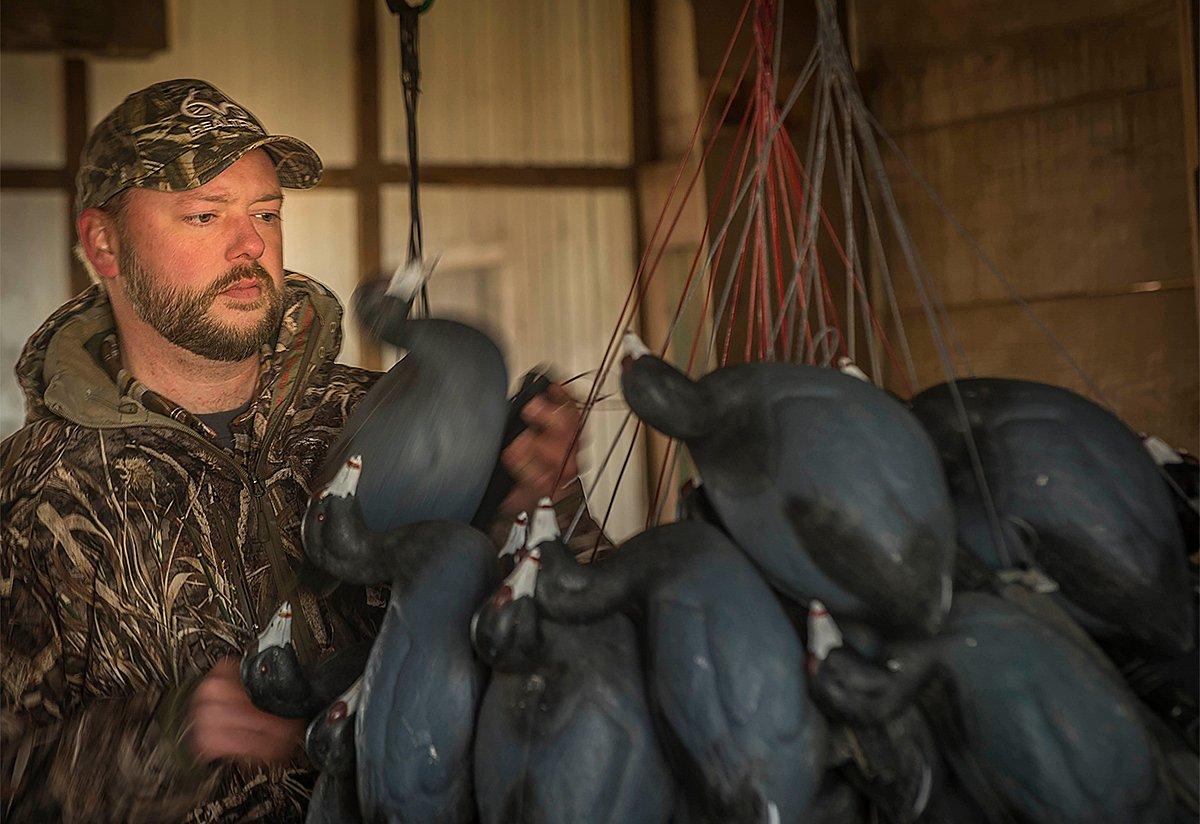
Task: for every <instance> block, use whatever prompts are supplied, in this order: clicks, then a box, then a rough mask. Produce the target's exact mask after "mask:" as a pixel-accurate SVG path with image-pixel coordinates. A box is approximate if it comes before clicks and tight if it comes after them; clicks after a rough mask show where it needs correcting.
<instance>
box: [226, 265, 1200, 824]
mask: <svg viewBox="0 0 1200 824" xmlns="http://www.w3.org/2000/svg"><path fill="white" fill-rule="evenodd" d="M393 286H394V284H393ZM370 288H371V289H373V290H374V292H373V294H370V295H366V296H363V297H362V299H361V300H360V312H362V313H364V314H365V315H366V316H367V317H372V315H371V313H372V312H374V313H375V314H374V315H373V317H375V318H376V321H377V328H379V329H385V330H387V331H386V332H385V333H384V334H385V335H386V336H387V339H389V340H392V341H396V342H401V343H402V345H404V346H405V347H406V349H407V353H406V354H405V356H404V357H403V359H402V360H401V361H400V362H399V364H398V365H397V367H395V368H394V369H393V371H392V372H389V373H388V375H386V376H384V378H382V379H381V381H380V383H379V384H378V385H377V386H376V388H375V390H374V392H373V396H368V398H367V399H366V401H364V403H373V404H374V405H373V406H369V407H367V409H368V410H369V411H365V412H362V414H361V415H359V414H358V413H356V419H357V420H358V422H359V424H358V425H357V426H356V427H355V428H353V429H348V430H347V433H346V435H345V436H344V437H343V440H342V442H341V443H340V444H339V445H338V447H337V448H336V449H335V450H333V451H331V453H330V459H329V466H328V468H327V469H326V471H325V473H324V475H323V476H322V477H323V478H324V479H325V480H323V482H322V483H321V484H320V486H318V487H316V492H315V494H314V497H313V499H312V502H311V504H310V506H309V510H308V512H307V514H306V516H305V519H304V524H303V538H304V547H305V551H306V554H307V556H308V559H309V561H310V562H311V563H312V564H314V565H315V566H316V567H318V568H319V569H321V570H323V571H324V572H325V573H327V574H329V575H332V576H333V577H335V578H336V579H338V580H340V581H343V582H345V583H346V584H350V585H379V584H386V585H388V586H389V587H390V595H389V599H388V603H387V607H386V610H385V612H384V615H383V617H382V621H381V624H380V626H379V631H378V635H377V636H376V637H375V638H374V639H371V640H368V641H366V642H364V643H363V644H360V645H358V646H352V647H349V648H347V649H345V650H343V651H340V652H339V653H337V654H336V655H334V656H332V657H330V658H329V659H328V660H325V661H323V662H320V663H317V664H313V663H311V662H303V663H302V662H301V661H299V659H298V656H297V654H296V651H295V649H294V647H293V644H292V643H291V640H292V639H291V621H292V618H291V609H290V605H289V604H287V603H285V604H282V605H281V606H280V608H279V610H278V612H277V613H276V615H275V616H274V618H273V619H272V620H271V621H270V622H269V624H268V625H267V627H266V629H265V630H264V631H263V633H262V634H261V635H260V636H259V638H258V639H257V640H256V641H255V643H253V644H252V645H251V647H250V649H248V650H247V653H246V656H245V658H244V660H243V667H242V673H243V678H244V680H245V683H246V687H247V690H248V691H249V693H250V694H251V696H252V698H253V699H254V700H255V702H256V703H257V704H258V705H259V706H261V707H263V708H264V709H266V710H268V711H270V712H274V713H276V714H279V715H285V716H290V717H304V718H310V719H312V720H311V724H310V726H309V730H308V735H307V739H306V748H307V751H308V754H309V757H310V759H311V761H312V763H313V764H314V765H316V766H317V767H318V768H319V769H320V771H321V774H320V778H319V780H318V783H317V786H316V788H315V792H314V795H313V800H312V803H311V806H310V810H309V813H308V816H309V820H310V821H314V822H357V821H365V822H374V821H395V822H399V821H422V822H424V821H431V822H432V821H446V822H470V821H483V822H489V824H490V822H535V821H536V822H552V821H562V822H642V821H644V822H666V821H685V822H686V821H696V822H763V824H767V823H768V822H791V821H796V822H800V821H820V822H841V821H845V822H857V821H874V820H882V821H892V822H914V821H932V822H958V821H982V822H1036V824H1042V823H1043V822H1045V824H1050V822H1080V824H1082V822H1113V824H1117V822H1121V824H1126V823H1127V822H1134V823H1136V824H1140V823H1141V822H1145V823H1146V824H1150V823H1151V822H1168V821H1175V820H1180V821H1182V820H1192V819H1190V818H1189V816H1193V817H1194V815H1195V813H1196V795H1197V792H1196V781H1197V760H1196V703H1197V702H1196V683H1195V682H1196V668H1197V652H1196V638H1195V632H1194V629H1195V621H1196V611H1195V609H1196V603H1195V594H1196V590H1195V583H1194V581H1195V569H1194V564H1192V566H1191V568H1190V569H1189V561H1188V554H1187V553H1188V551H1189V549H1188V544H1187V541H1186V539H1185V532H1184V529H1185V526H1184V525H1183V522H1181V520H1180V513H1183V514H1184V516H1185V517H1186V513H1187V512H1189V511H1191V510H1190V505H1191V502H1187V503H1188V504H1189V506H1187V507H1184V508H1182V509H1177V508H1176V506H1175V505H1174V504H1173V501H1172V497H1173V495H1177V494H1178V490H1179V488H1180V487H1182V488H1183V489H1184V490H1185V491H1186V489H1187V488H1188V484H1192V485H1194V483H1195V479H1194V474H1192V475H1189V474H1188V473H1187V472H1186V471H1180V470H1181V468H1183V469H1186V468H1187V467H1188V466H1190V467H1191V468H1192V472H1193V473H1194V470H1195V463H1194V462H1190V463H1189V459H1188V457H1187V456H1185V455H1182V454H1180V453H1176V452H1174V451H1171V450H1166V448H1165V446H1164V445H1163V444H1161V442H1156V443H1153V444H1151V446H1152V448H1151V449H1147V448H1146V446H1145V445H1144V444H1143V441H1142V439H1140V438H1139V436H1137V435H1136V434H1135V433H1133V432H1132V431H1131V430H1129V429H1128V428H1127V427H1125V426H1124V424H1122V423H1121V422H1120V421H1119V420H1117V419H1116V418H1115V417H1113V416H1112V415H1111V414H1109V413H1108V412H1106V411H1104V410H1103V409H1101V408H1099V407H1097V406H1095V405H1094V404H1092V403H1090V402H1089V401H1086V400H1084V399H1083V398H1081V397H1079V396H1077V395H1075V394H1073V393H1071V392H1068V391H1066V390H1063V389H1058V388H1055V387H1050V386H1045V385H1041V384H1034V383H1029V382H1024V381H1014V380H995V379H974V380H964V381H959V382H958V383H957V386H956V389H957V392H958V395H959V397H960V398H961V402H962V404H963V407H964V408H965V411H966V413H967V414H966V418H965V419H964V417H963V416H962V415H961V414H960V413H959V411H958V410H957V409H956V407H955V404H954V403H953V402H952V399H951V396H950V389H949V387H948V386H945V385H943V386H938V387H934V388H932V389H929V390H927V391H925V392H923V393H921V394H920V395H918V396H916V397H915V398H913V399H912V401H911V402H910V403H907V404H906V403H904V402H902V401H900V400H898V399H896V398H895V397H893V396H891V395H889V394H888V393H886V392H884V391H882V390H879V389H877V388H875V387H874V386H872V385H870V384H869V383H866V382H864V381H863V380H861V379H860V378H858V377H855V376H854V375H853V374H846V373H844V372H842V371H839V370H837V369H828V368H818V367H812V366H803V365H791V364H780V363H771V364H764V363H759V364H745V365H737V366H727V367H723V368H720V369H717V370H716V371H714V372H712V373H710V374H708V375H707V376H705V377H704V378H702V379H700V380H692V379H691V378H689V377H687V376H686V375H684V374H683V373H681V372H679V371H678V370H676V369H674V368H673V367H672V366H670V365H669V364H667V363H666V362H665V361H663V360H661V359H660V358H657V357H654V356H653V355H650V354H649V353H648V352H647V350H646V348H645V347H644V346H643V345H642V344H641V343H640V341H638V340H637V339H636V338H635V337H632V336H630V337H628V339H627V340H626V345H625V352H626V357H625V359H624V370H623V375H622V390H623V393H624V396H625V398H626V400H627V402H628V404H629V406H630V408H631V409H632V410H633V412H634V413H635V414H637V415H638V416H639V418H640V419H641V420H642V421H643V422H644V423H646V424H648V425H650V426H652V427H654V428H655V429H657V430H659V431H661V432H663V433H666V434H668V435H670V436H672V437H674V438H678V439H679V440H680V441H681V442H683V443H684V444H686V446H687V449H688V451H689V454H690V455H691V457H692V460H693V461H694V464H695V466H696V468H697V470H698V474H699V479H698V480H697V482H695V483H693V484H692V485H691V488H690V490H689V492H688V493H687V495H686V496H685V498H684V500H683V501H682V503H681V506H680V513H681V514H680V519H679V520H678V521H677V522H675V523H670V524H664V525H661V526H657V527H653V528H650V529H647V530H646V531H644V532H642V533H640V534H638V535H635V536H634V537H632V538H630V539H629V540H627V541H626V542H625V543H624V544H623V545H622V546H621V547H620V548H619V549H618V550H617V551H616V552H614V553H612V554H610V555H608V556H606V557H604V558H601V559H600V560H598V561H595V562H593V563H590V564H585V563H581V562H580V561H579V560H578V559H577V558H576V557H575V556H574V555H572V553H571V552H570V550H568V548H567V545H566V544H565V543H564V542H563V540H562V536H561V535H560V534H559V527H558V523H557V520H556V515H555V513H554V511H553V509H552V508H551V507H550V503H549V501H548V500H547V501H543V503H542V506H541V507H540V508H539V509H538V510H537V511H536V512H534V513H533V514H532V517H531V518H528V519H527V518H525V517H524V516H522V517H521V518H520V519H518V521H517V522H515V523H514V524H513V525H512V529H511V531H510V534H509V539H508V541H507V543H506V544H505V545H504V547H503V548H501V549H500V550H499V551H497V550H496V549H495V548H494V547H493V545H492V544H491V542H490V541H489V539H488V538H486V537H485V536H484V535H483V533H482V532H480V531H478V530H477V529H476V528H474V527H472V526H471V525H470V523H471V521H472V520H473V519H474V518H475V515H476V510H477V508H478V506H479V504H480V502H481V500H482V498H483V495H484V490H485V489H486V487H487V486H488V484H489V481H490V480H492V479H493V476H494V474H495V467H496V465H497V461H498V455H499V450H500V446H501V444H502V442H503V440H504V437H503V430H504V425H505V420H506V417H508V415H507V413H506V410H505V405H504V402H503V387H504V382H505V376H504V367H503V361H502V360H501V359H500V357H499V354H498V352H496V350H495V348H494V346H493V345H491V344H490V341H487V339H486V337H485V336H483V335H482V334H481V333H479V332H477V331H476V330H472V329H469V328H468V327H465V326H461V325H459V324H454V323H453V322H450V321H433V320H425V319H421V320H412V319H407V318H406V315H407V303H406V299H405V298H404V296H403V295H400V296H399V297H397V296H396V295H394V294H392V295H389V294H388V293H387V291H386V290H384V289H383V288H381V287H379V286H373V287H370ZM408 288H411V285H410V287H408ZM410 294H411V293H410ZM372 301H373V302H374V303H372ZM389 301H390V302H391V303H390V304H389ZM426 324H429V325H430V327H429V328H430V329H432V330H433V332H431V333H430V334H426V332H425V330H424V326H425V325H426ZM447 374H450V375H454V376H455V377H454V378H453V379H452V380H445V379H443V378H444V376H445V375H447ZM464 376H469V380H470V381H471V386H472V388H473V389H474V390H475V391H476V392H480V391H482V392H485V393H486V392H488V391H490V392H491V395H490V396H489V397H488V398H484V400H483V401H482V402H481V401H479V400H478V399H477V398H476V397H475V395H474V394H472V400H471V402H470V403H465V402H463V401H462V400H461V399H460V398H459V397H458V396H457V395H455V393H456V392H459V388H455V387H447V386H446V384H448V383H453V382H454V381H459V380H463V379H464ZM464 394H465V393H464ZM397 407H402V408H403V420H404V425H403V426H400V424H399V421H400V417H399V415H398V413H397V412H396V409H397ZM360 409H361V408H360ZM481 410H487V414H484V413H483V412H482V411H481ZM435 418H436V420H437V424H436V426H437V427H438V428H437V429H436V434H435V435H434V437H436V438H440V439H442V441H441V444H440V445H437V446H434V445H431V444H429V443H424V444H422V445H420V446H419V447H418V446H415V445H414V444H413V441H418V440H421V439H423V438H426V437H427V436H428V435H429V432H428V430H427V429H425V428H424V427H425V425H426V424H427V423H429V422H431V421H432V420H433V419H435ZM964 420H966V421H969V424H970V430H971V434H972V435H973V444H974V451H973V453H971V454H968V453H967V451H966V450H965V449H964V447H963V443H964V428H965V427H966V426H967V424H966V423H964ZM422 450H424V451H422ZM471 450H480V453H479V454H474V455H471V456H470V457H469V458H468V457H467V456H465V455H463V454H460V453H463V452H467V451H471ZM1164 450H1166V451H1164ZM430 456H434V457H432V458H431V457H430ZM1164 456H1165V459H1164ZM1165 463H1171V464H1173V465H1175V466H1174V472H1173V475H1171V476H1170V477H1169V478H1164V474H1163V472H1162V470H1161V467H1160V464H1165ZM372 467H374V471H372ZM369 478H375V479H376V482H375V483H373V484H371V485H370V486H368V485H367V480H368V479H369ZM1193 488H1194V487H1193ZM414 490H423V492H420V493H414ZM414 495H415V497H414ZM368 512H373V513H374V521H373V522H372V520H371V519H370V518H369V517H368V514H367V513H368Z"/></svg>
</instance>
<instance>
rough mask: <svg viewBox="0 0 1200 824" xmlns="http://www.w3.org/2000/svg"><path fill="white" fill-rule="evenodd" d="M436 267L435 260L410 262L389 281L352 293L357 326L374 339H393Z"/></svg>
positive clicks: (371, 283) (375, 281)
mask: <svg viewBox="0 0 1200 824" xmlns="http://www.w3.org/2000/svg"><path fill="white" fill-rule="evenodd" d="M437 263H438V258H434V259H432V260H431V261H429V262H428V263H426V262H425V261H424V260H410V261H408V262H406V263H402V264H401V265H400V266H398V267H396V271H395V272H393V273H392V275H391V277H390V278H389V277H378V278H374V279H372V280H369V281H367V282H365V283H363V284H362V285H361V286H359V287H358V288H357V289H355V290H354V298H353V305H354V315H355V317H356V318H358V323H359V325H360V326H362V327H363V328H364V329H366V330H367V332H368V334H370V335H371V336H372V337H374V338H377V339H378V338H389V337H394V336H395V333H396V332H398V331H399V327H400V326H401V325H402V324H403V322H404V321H405V320H406V319H407V318H408V315H409V312H410V311H412V305H413V300H414V299H415V298H416V296H417V293H418V292H420V291H421V287H422V286H424V285H425V282H426V281H427V280H428V279H429V276H430V275H432V274H433V269H434V267H435V266H437Z"/></svg>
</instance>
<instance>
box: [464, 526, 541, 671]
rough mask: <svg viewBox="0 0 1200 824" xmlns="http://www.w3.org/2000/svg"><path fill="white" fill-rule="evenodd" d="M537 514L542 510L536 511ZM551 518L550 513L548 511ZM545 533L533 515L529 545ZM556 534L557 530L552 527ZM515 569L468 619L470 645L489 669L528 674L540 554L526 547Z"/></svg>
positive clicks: (537, 640) (535, 641) (534, 644)
mask: <svg viewBox="0 0 1200 824" xmlns="http://www.w3.org/2000/svg"><path fill="white" fill-rule="evenodd" d="M538 509H539V512H540V510H541V507H540V506H539V507H538ZM550 514H551V517H553V510H551V513H550ZM544 529H545V525H544V518H539V517H538V513H535V514H534V518H533V526H532V527H531V528H530V530H529V541H530V542H532V541H533V540H534V539H535V537H537V538H538V540H539V543H540V542H541V541H542V540H544V538H542V537H540V536H541V535H542V533H543V530H544ZM555 531H556V532H557V526H555ZM517 555H518V558H517V565H516V567H514V568H513V571H512V572H511V573H510V574H509V575H508V577H507V578H505V579H504V581H503V583H501V584H500V587H499V588H498V589H497V590H496V592H495V593H493V595H492V597H491V598H489V599H488V600H487V601H486V602H485V603H484V604H483V606H481V607H480V608H479V610H478V611H477V612H476V613H475V616H474V617H473V618H472V619H471V643H473V644H474V645H475V651H476V652H478V653H479V657H480V658H482V659H483V661H484V662H485V663H486V664H487V665H488V666H490V667H493V668H494V669H498V670H502V671H506V672H527V671H528V670H530V669H532V668H533V666H534V660H533V656H534V655H535V653H536V650H537V648H538V647H539V646H540V644H541V633H540V631H539V627H538V615H537V606H536V605H535V604H534V600H533V596H534V592H535V591H536V590H537V580H538V572H539V570H540V568H541V564H542V555H541V550H540V549H539V548H538V547H537V546H531V545H530V543H527V544H526V548H524V549H521V550H519V551H518V553H517Z"/></svg>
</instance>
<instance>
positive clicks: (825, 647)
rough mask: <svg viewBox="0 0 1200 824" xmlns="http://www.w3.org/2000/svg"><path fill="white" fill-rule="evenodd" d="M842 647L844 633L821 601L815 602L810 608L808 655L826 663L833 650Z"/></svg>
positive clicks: (810, 603) (811, 603) (811, 602)
mask: <svg viewBox="0 0 1200 824" xmlns="http://www.w3.org/2000/svg"><path fill="white" fill-rule="evenodd" d="M840 646H842V631H841V630H840V629H838V625H837V623H836V622H835V621H834V620H833V616H832V615H830V614H829V610H827V609H825V605H824V604H822V603H821V602H820V601H817V600H813V601H810V602H809V606H808V653H809V655H811V656H812V657H813V658H815V659H816V660H818V661H824V660H825V658H826V656H828V655H829V653H830V651H831V650H835V649H837V648H839V647H840Z"/></svg>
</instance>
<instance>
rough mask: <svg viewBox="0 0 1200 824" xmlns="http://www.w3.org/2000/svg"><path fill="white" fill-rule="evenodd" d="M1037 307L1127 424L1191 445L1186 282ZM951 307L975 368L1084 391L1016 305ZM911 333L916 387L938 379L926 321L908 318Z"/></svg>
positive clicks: (1195, 372)
mask: <svg viewBox="0 0 1200 824" xmlns="http://www.w3.org/2000/svg"><path fill="white" fill-rule="evenodd" d="M1034 311H1035V312H1036V313H1037V315H1038V317H1039V318H1040V319H1041V320H1042V322H1043V323H1044V324H1045V325H1046V326H1047V327H1048V328H1049V329H1050V330H1051V331H1052V332H1053V333H1054V334H1055V335H1056V336H1057V337H1058V339H1059V340H1060V341H1061V342H1062V344H1063V345H1064V346H1065V347H1066V348H1067V350H1068V351H1069V352H1070V353H1071V355H1072V356H1073V357H1074V358H1075V360H1076V361H1077V362H1078V364H1079V366H1080V367H1081V368H1082V369H1083V370H1084V371H1085V372H1086V373H1087V374H1089V375H1091V376H1092V378H1093V380H1095V381H1096V383H1097V384H1098V385H1099V387H1100V390H1101V392H1103V393H1104V395H1105V396H1106V397H1107V398H1108V399H1109V400H1110V401H1111V402H1112V404H1113V409H1114V411H1115V412H1116V413H1117V415H1118V416H1120V417H1121V418H1122V419H1123V420H1124V421H1125V422H1126V423H1128V424H1129V425H1130V426H1132V427H1133V428H1135V429H1139V430H1143V431H1147V432H1152V433H1154V434H1156V435H1159V436H1160V437H1162V438H1164V439H1165V440H1167V441H1168V442H1170V443H1172V444H1175V445H1177V446H1182V447H1184V448H1186V449H1188V450H1190V451H1192V452H1193V453H1194V452H1195V451H1196V450H1197V447H1198V446H1200V444H1198V443H1197V440H1198V439H1197V431H1198V427H1200V409H1198V408H1197V404H1196V396H1197V393H1198V392H1200V385H1198V384H1200V362H1198V359H1197V349H1196V340H1197V326H1196V311H1195V296H1194V294H1193V292H1192V290H1191V289H1181V290H1173V291H1163V292H1151V293H1146V294H1139V295H1124V296H1119V297H1111V298H1084V299H1079V300H1064V301H1054V302H1051V303H1043V304H1038V305H1035V306H1034ZM950 315H951V320H952V322H953V325H954V328H955V331H956V333H957V335H958V337H959V339H960V341H961V342H962V344H963V347H964V348H965V349H966V351H967V352H968V353H969V354H970V357H971V365H972V367H973V368H974V372H975V374H976V375H980V376H985V375H1001V376H1005V377H1012V378H1024V379H1027V380H1037V381H1044V382H1046V383H1053V384H1058V385H1060V386H1066V387H1068V388H1070V389H1073V390H1075V391H1077V392H1080V393H1081V394H1084V395H1090V393H1089V392H1088V391H1087V389H1086V386H1085V384H1084V382H1083V381H1082V380H1081V379H1080V378H1079V377H1078V375H1077V374H1076V373H1075V372H1074V371H1073V370H1072V369H1071V367H1070V365H1069V364H1068V363H1067V362H1066V360H1065V359H1063V358H1062V357H1061V356H1060V355H1059V354H1058V353H1057V351H1056V350H1055V349H1054V347H1053V346H1052V345H1051V344H1050V343H1049V342H1048V341H1047V340H1046V338H1045V337H1044V336H1043V335H1042V334H1041V333H1040V332H1039V331H1038V330H1037V328H1036V327H1035V326H1034V325H1033V324H1032V323H1031V322H1030V321H1029V320H1028V319H1027V318H1026V317H1025V316H1024V315H1022V314H1021V312H1020V310H1018V309H1017V308H1016V307H1002V308H997V307H989V308H984V309H972V310H962V311H958V312H951V313H950ZM909 333H910V334H909V341H910V343H911V344H912V346H913V355H914V357H915V359H916V361H917V364H918V376H919V378H920V380H921V385H922V386H928V385H931V384H933V383H938V382H941V381H942V380H944V377H943V372H942V370H941V368H940V367H939V366H938V365H937V364H938V359H937V356H936V354H935V350H934V348H933V344H932V339H931V337H930V335H929V332H928V327H927V326H925V324H924V323H923V322H921V321H920V319H918V318H913V319H912V322H911V324H910V328H909Z"/></svg>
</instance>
